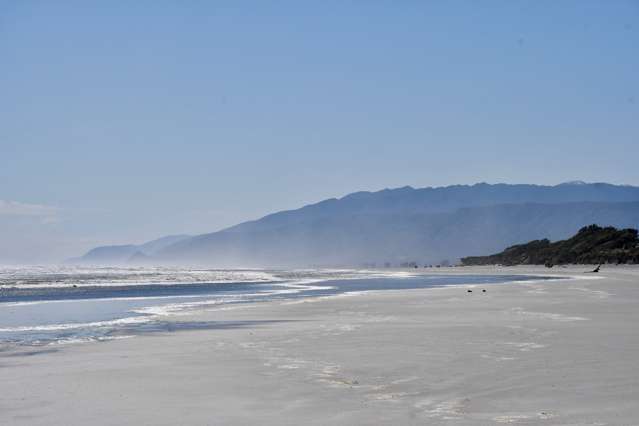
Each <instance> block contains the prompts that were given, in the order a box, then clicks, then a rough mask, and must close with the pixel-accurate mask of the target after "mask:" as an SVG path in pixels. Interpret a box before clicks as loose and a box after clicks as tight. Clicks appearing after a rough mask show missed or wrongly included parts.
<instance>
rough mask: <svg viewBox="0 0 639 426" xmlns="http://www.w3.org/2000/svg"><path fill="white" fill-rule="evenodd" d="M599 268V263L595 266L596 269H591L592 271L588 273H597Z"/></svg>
mask: <svg viewBox="0 0 639 426" xmlns="http://www.w3.org/2000/svg"><path fill="white" fill-rule="evenodd" d="M599 268H601V263H600V264H599V265H597V267H596V268H595V269H593V270H592V271H590V272H592V273H594V274H596V273H597V272H599Z"/></svg>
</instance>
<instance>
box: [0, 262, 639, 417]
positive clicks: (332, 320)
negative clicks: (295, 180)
mask: <svg viewBox="0 0 639 426" xmlns="http://www.w3.org/2000/svg"><path fill="white" fill-rule="evenodd" d="M587 269H588V268H587V267H570V268H553V269H551V270H548V269H545V268H523V267H522V268H493V267H486V268H481V267H469V268H450V269H446V270H441V271H439V272H441V273H455V274H458V273H466V272H467V273H480V272H486V273H491V274H494V273H508V274H512V273H521V274H530V273H539V274H548V273H551V274H558V275H566V276H571V275H576V276H579V277H581V278H582V279H571V280H562V281H546V282H543V281H539V282H531V283H512V284H499V285H487V286H483V287H480V286H476V287H474V288H473V292H472V293H468V292H467V288H466V287H455V288H440V289H423V290H421V289H420V290H402V291H383V292H376V293H367V294H360V295H352V296H351V295H347V296H337V297H328V298H316V299H305V300H297V301H285V302H267V303H260V304H252V305H242V306H232V307H224V308H222V309H217V310H210V311H205V312H198V313H193V314H188V315H183V316H174V317H171V318H169V320H170V321H174V322H175V328H176V329H177V330H178V331H175V332H172V333H166V332H161V333H148V334H146V335H144V336H139V337H134V338H130V339H122V340H114V341H109V342H102V343H88V344H75V345H58V346H48V347H40V348H19V349H15V348H13V349H9V348H5V349H4V350H3V351H1V352H0V383H1V388H0V424H3V425H4V424H7V425H12V424H29V425H30V424H38V425H39V424H42V425H44V424H47V425H50V424H65V425H86V424H93V425H96V424H97V425H101V424H104V425H115V424H149V425H150V424H153V425H157V424H163V425H164V424H166V425H174V424H195V425H213V424H239V425H245V424H272V425H282V424H287V425H300V424H314V425H326V424H343V425H354V424H356V425H364V424H367V425H373V424H453V425H489V424H521V425H527V424H541V425H557V424H561V425H632V424H638V422H639V421H638V420H637V419H639V402H638V401H639V355H638V354H639V332H638V331H637V330H638V329H637V325H638V324H639V267H604V268H602V272H601V273H599V274H582V272H583V271H585V270H587ZM428 272H429V273H432V270H429V271H428ZM583 278H589V279H583ZM482 288H485V289H486V290H487V292H486V293H483V292H481V289H482ZM193 328H195V329H193ZM182 329H184V330H182Z"/></svg>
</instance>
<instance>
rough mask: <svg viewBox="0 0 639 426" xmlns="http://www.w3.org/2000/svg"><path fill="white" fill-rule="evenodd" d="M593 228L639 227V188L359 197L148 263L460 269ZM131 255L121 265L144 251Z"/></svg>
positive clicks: (399, 192)
mask: <svg viewBox="0 0 639 426" xmlns="http://www.w3.org/2000/svg"><path fill="white" fill-rule="evenodd" d="M592 223H597V224H599V225H602V226H604V225H605V226H608V225H609V226H616V227H622V228H628V227H631V228H636V227H639V187H633V186H622V185H611V184H606V183H583V182H569V183H565V184H560V185H556V186H542V185H509V184H495V185H491V184H486V183H480V184H475V185H453V186H447V187H439V188H421V189H414V188H411V187H403V188H397V189H385V190H382V191H377V192H356V193H353V194H349V195H346V196H344V197H342V198H339V199H336V198H332V199H328V200H324V201H321V202H319V203H316V204H311V205H307V206H304V207H301V208H299V209H296V210H288V211H282V212H278V213H274V214H271V215H268V216H265V217H263V218H261V219H258V220H254V221H249V222H244V223H241V224H239V225H235V226H233V227H230V228H227V229H224V230H221V231H218V232H213V233H210V234H203V235H197V236H193V237H190V238H183V239H180V240H178V241H175V242H173V243H172V244H167V245H165V246H164V247H162V248H159V249H157V250H155V251H154V252H153V253H145V252H143V254H145V255H146V256H148V257H149V258H150V259H149V261H153V262H156V263H165V264H189V265H206V266H213V267H297V266H300V267H303V266H357V265H362V264H371V263H375V264H377V265H383V264H384V263H386V262H389V263H392V264H394V265H396V264H399V263H403V262H411V261H415V262H417V263H438V262H441V261H442V260H445V259H447V260H450V261H451V262H454V261H457V260H458V259H459V258H461V257H462V256H472V255H481V254H484V253H487V252H488V253H490V252H497V251H499V250H502V249H503V248H504V247H508V246H511V245H513V244H517V243H520V242H522V241H529V240H534V239H540V238H546V237H547V238H550V239H551V240H556V239H563V238H567V237H569V236H570V235H572V234H574V233H575V232H577V231H578V230H579V229H580V228H581V227H583V226H586V225H589V224H592ZM128 247H129V246H124V247H123V248H122V253H126V255H123V256H122V258H126V259H128V258H130V257H131V256H132V255H133V253H134V252H135V251H137V250H135V251H133V252H131V249H130V248H128ZM136 248H137V246H136ZM90 253H91V252H90ZM90 253H88V254H87V255H89V254H90ZM105 254H108V251H107V252H106V253H105ZM85 257H87V256H85ZM89 257H92V256H89ZM111 257H113V256H111ZM138 258H140V257H138ZM93 259H95V260H97V259H98V256H93Z"/></svg>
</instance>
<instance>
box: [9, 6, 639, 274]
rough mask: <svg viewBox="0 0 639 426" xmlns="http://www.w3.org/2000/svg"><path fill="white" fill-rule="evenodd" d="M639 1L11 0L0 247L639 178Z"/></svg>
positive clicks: (97, 240)
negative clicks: (376, 194) (310, 206)
mask: <svg viewBox="0 0 639 426" xmlns="http://www.w3.org/2000/svg"><path fill="white" fill-rule="evenodd" d="M638 49H639V2H638V1H636V0H626V1H624V0H610V1H607V0H601V1H586V0H576V1H568V0H565V1H532V0H531V1H510V0H508V1H481V2H477V1H437V2H435V1H404V2H391V1H335V2H330V1H327V2H324V1H322V2H301V1H255V2H237V1H229V2H220V1H211V2H207V1H187V2H182V1H179V2H178V1H174V2H164V1H136V2H127V1H102V2H85V1H77V2H74V1H60V2H53V1H9V0H0V200H3V201H2V202H0V234H2V235H3V237H2V238H1V240H2V241H0V263H2V262H3V261H5V262H9V261H42V260H50V259H59V258H61V257H65V256H68V255H71V254H77V253H78V251H80V252H81V251H83V250H84V249H86V248H89V247H91V246H93V245H95V244H101V243H126V242H142V241H144V240H148V239H151V238H155V237H158V236H161V235H166V234H171V233H200V232H208V231H214V230H217V229H220V228H222V227H225V226H228V225H232V224H235V223H237V222H240V221H243V220H246V219H251V218H256V217H259V216H261V215H263V214H266V213H269V212H272V211H275V210H281V209H286V208H295V207H299V206H301V205H303V204H306V203H310V202H315V201H318V200H321V199H324V198H329V197H334V196H341V195H344V194H346V193H349V192H352V191H356V190H376V189H382V188H385V187H397V186H403V185H412V186H415V187H422V186H440V185H448V184H455V183H474V182H478V181H487V182H513V183H521V182H526V183H541V184H555V183H559V182H562V181H565V180H573V179H581V180H586V181H608V182H612V183H626V184H635V185H639V166H638V159H639V50H638Z"/></svg>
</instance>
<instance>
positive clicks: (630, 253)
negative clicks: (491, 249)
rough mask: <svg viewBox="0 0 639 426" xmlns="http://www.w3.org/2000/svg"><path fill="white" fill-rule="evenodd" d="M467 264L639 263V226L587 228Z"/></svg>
mask: <svg viewBox="0 0 639 426" xmlns="http://www.w3.org/2000/svg"><path fill="white" fill-rule="evenodd" d="M461 261H462V264H464V265H494V264H502V265H544V264H545V265H548V266H550V265H557V264H566V263H574V264H595V263H639V238H637V230H636V229H616V228H613V227H611V226H609V227H605V228H602V227H600V226H597V225H589V226H586V227H583V228H581V229H580V230H579V232H578V233H577V234H576V235H575V236H573V237H572V238H569V239H567V240H562V241H557V242H554V243H551V242H550V241H549V240H547V239H543V240H535V241H531V242H529V243H526V244H519V245H515V246H512V247H508V248H507V249H506V250H504V251H503V252H501V253H497V254H493V255H490V256H470V257H464V258H462V259H461Z"/></svg>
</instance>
